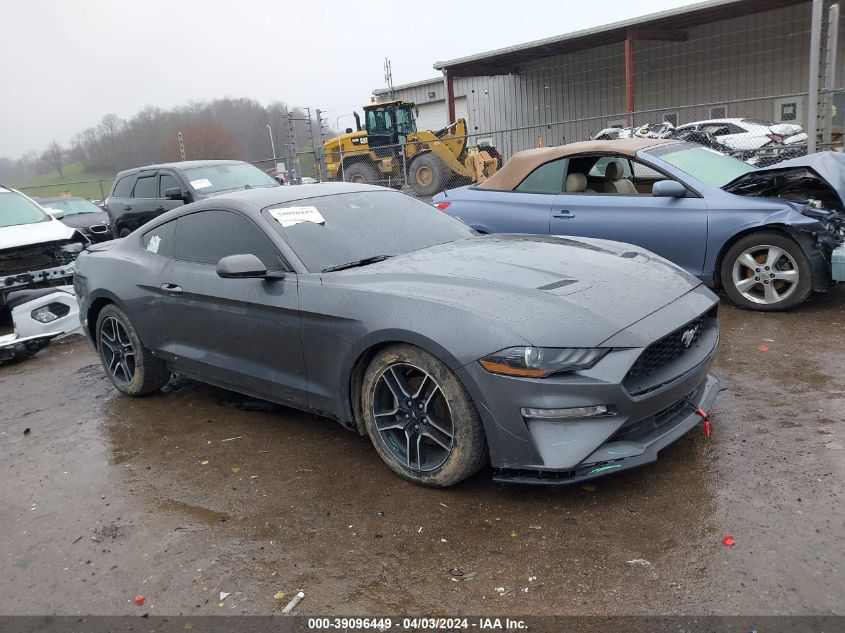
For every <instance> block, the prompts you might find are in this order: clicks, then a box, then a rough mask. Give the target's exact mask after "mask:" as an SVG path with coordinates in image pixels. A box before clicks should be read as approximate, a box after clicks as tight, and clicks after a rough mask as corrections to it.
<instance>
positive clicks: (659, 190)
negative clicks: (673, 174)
mask: <svg viewBox="0 0 845 633" xmlns="http://www.w3.org/2000/svg"><path fill="white" fill-rule="evenodd" d="M651 195H652V197H653V198H683V197H685V196H686V195H687V188H686V187H684V186H683V185H682V184H681V183H679V182H678V181H677V180H658V181H657V182H656V183H654V186H653V187H652V188H651Z"/></svg>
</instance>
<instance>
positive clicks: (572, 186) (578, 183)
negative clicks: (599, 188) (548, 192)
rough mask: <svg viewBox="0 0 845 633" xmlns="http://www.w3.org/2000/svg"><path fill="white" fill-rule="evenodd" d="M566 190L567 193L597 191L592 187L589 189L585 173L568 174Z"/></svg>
mask: <svg viewBox="0 0 845 633" xmlns="http://www.w3.org/2000/svg"><path fill="white" fill-rule="evenodd" d="M564 191H566V193H595V191H593V190H592V189H587V176H585V175H584V174H569V175H567V177H566V184H565V186H564Z"/></svg>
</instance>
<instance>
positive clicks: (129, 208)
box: [123, 204, 132, 211]
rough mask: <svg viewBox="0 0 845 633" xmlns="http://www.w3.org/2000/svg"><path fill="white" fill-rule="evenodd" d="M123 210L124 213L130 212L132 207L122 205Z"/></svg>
mask: <svg viewBox="0 0 845 633" xmlns="http://www.w3.org/2000/svg"><path fill="white" fill-rule="evenodd" d="M123 210H124V211H131V210H132V205H131V204H124V205H123Z"/></svg>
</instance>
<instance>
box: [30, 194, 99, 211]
mask: <svg viewBox="0 0 845 633" xmlns="http://www.w3.org/2000/svg"><path fill="white" fill-rule="evenodd" d="M39 202H40V203H41V206H42V207H44V208H47V209H55V210H56V211H64V212H65V215H76V214H78V213H99V212H101V211H102V209H101V208H99V207H98V206H97V205H96V204H94V203H93V202H91V201H90V200H82V199H81V198H65V199H63V200H40V201H39Z"/></svg>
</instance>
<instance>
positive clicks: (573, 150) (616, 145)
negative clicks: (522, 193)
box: [478, 138, 671, 191]
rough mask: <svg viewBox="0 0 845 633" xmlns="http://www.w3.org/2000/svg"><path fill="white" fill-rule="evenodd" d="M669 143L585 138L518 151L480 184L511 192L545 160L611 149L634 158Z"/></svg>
mask: <svg viewBox="0 0 845 633" xmlns="http://www.w3.org/2000/svg"><path fill="white" fill-rule="evenodd" d="M669 142H671V141H667V140H663V139H656V138H624V139H619V140H617V141H582V142H580V143H568V144H566V145H560V146H558V147H540V148H538V149H527V150H525V151H523V152H517V153H516V154H514V155H513V156H512V157H511V159H510V160H509V161H508V162H507V163H505V164H504V166H503V167H502V168H501V169H500V170H499V171H497V172H496V173H495V174H493V175H492V176H490V178H488V179H487V180H485V181H484V182H482V183H481V184H479V185H478V188H479V189H497V190H499V191H510V190H512V189H513V188H514V187H516V186H517V185H518V184H519V183H521V182H522V181H523V180H525V177H526V176H527V175H528V174H530V173H531V172H532V171H534V170H535V169H536V168H537V167H539V166H540V165H542V164H543V163H547V162H549V161H550V160H555V159H557V158H563V157H564V156H573V155H575V154H589V153H592V152H602V153H604V152H607V153H612V154H620V155H622V156H630V157H631V158H633V157H634V155H635V154H636V153H637V152H638V151H639V150H641V149H643V148H644V147H651V146H652V145H659V144H660V143H669Z"/></svg>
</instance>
